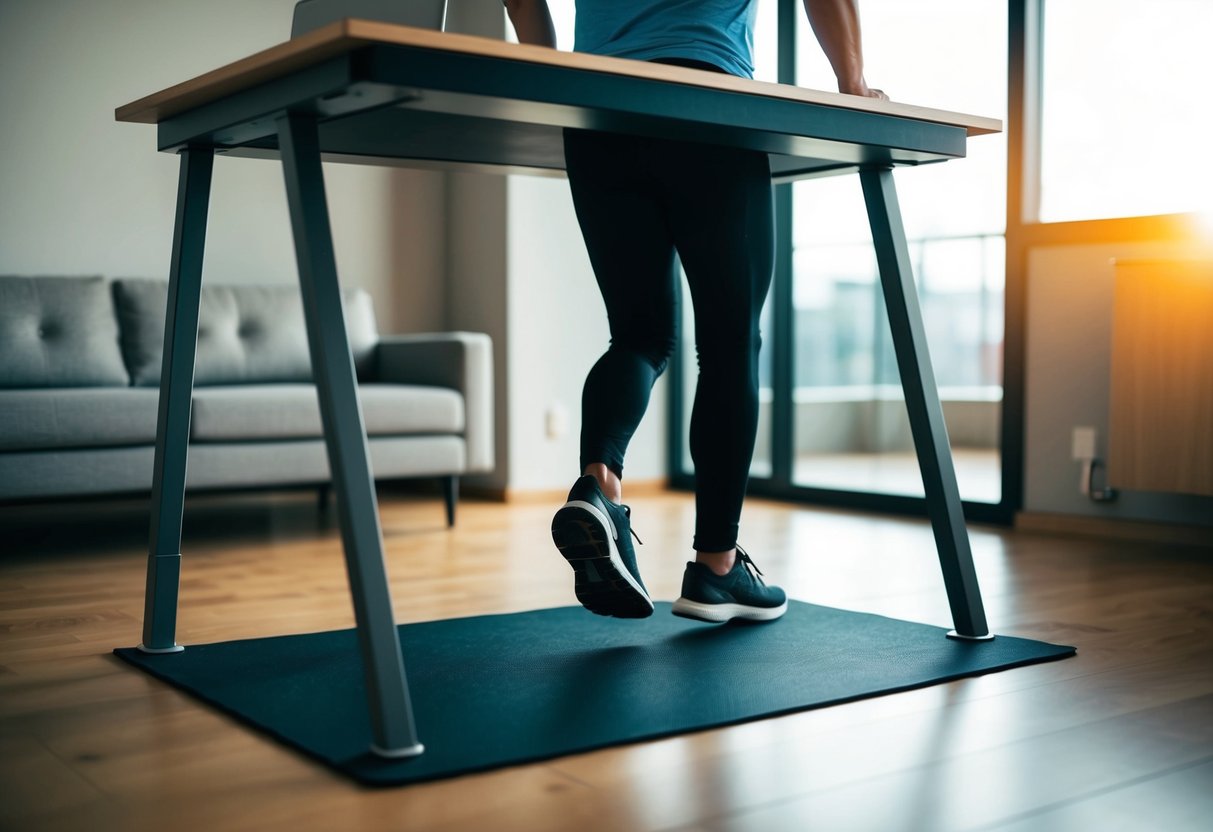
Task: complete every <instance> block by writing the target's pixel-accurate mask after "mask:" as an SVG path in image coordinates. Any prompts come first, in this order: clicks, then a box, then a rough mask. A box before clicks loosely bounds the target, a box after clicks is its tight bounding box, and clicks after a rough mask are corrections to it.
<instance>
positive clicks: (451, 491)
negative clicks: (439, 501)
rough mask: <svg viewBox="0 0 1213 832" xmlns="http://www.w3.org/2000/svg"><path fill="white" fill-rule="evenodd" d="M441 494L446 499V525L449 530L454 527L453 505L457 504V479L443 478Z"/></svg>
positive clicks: (455, 477) (453, 477)
mask: <svg viewBox="0 0 1213 832" xmlns="http://www.w3.org/2000/svg"><path fill="white" fill-rule="evenodd" d="M442 493H443V496H444V497H446V525H447V528H448V529H449V528H452V527H453V526H454V525H455V504H456V503H458V502H459V477H457V476H449V477H443V478H442Z"/></svg>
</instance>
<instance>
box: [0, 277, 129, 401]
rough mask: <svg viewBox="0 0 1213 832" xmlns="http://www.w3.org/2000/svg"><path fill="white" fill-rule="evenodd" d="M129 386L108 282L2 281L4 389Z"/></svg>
mask: <svg viewBox="0 0 1213 832" xmlns="http://www.w3.org/2000/svg"><path fill="white" fill-rule="evenodd" d="M128 384H130V379H129V378H128V377H127V374H126V367H124V366H123V363H122V353H121V352H120V350H119V349H118V324H117V322H116V321H115V320H114V304H113V301H112V300H111V299H110V288H109V284H108V283H107V282H106V281H105V279H104V278H100V277H10V276H0V388H14V387H20V388H29V387H89V386H101V385H104V386H110V387H113V386H126V385H128Z"/></svg>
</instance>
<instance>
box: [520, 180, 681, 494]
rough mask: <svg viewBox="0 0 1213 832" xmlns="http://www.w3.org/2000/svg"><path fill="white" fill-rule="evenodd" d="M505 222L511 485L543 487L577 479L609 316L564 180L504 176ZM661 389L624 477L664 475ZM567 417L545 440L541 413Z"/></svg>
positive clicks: (655, 394)
mask: <svg viewBox="0 0 1213 832" xmlns="http://www.w3.org/2000/svg"><path fill="white" fill-rule="evenodd" d="M507 216H508V218H509V221H508V225H509V236H508V249H509V250H508V258H509V260H508V262H509V276H510V280H509V287H510V295H509V302H508V309H509V315H508V317H509V325H508V329H509V333H510V354H509V377H510V378H511V379H513V384H512V389H511V398H510V403H509V421H510V449H511V469H510V485H511V487H514V488H520V489H550V488H558V487H561V486H566V485H570V484H571V483H572V480H573V479H574V478H575V477H576V475H577V474H578V473H579V470H578V459H579V456H580V453H579V450H580V445H579V441H578V440H579V435H580V429H581V388H582V383H583V382H584V380H585V376H586V373H588V372H589V370H590V367H592V366H593V365H594V362H595V361H597V360H598V357H599V356H600V355H601V354H602V353H603V352H604V351H605V350H606V348H607V345H608V343H609V337H610V335H609V330H608V328H607V319H606V308H605V307H604V306H603V303H602V298H601V296H600V295H599V293H598V286H597V284H596V283H595V282H594V272H593V270H592V269H591V268H590V261H589V257H588V255H587V254H586V250H585V244H584V242H583V241H582V238H581V230H580V228H579V227H578V225H577V218H576V216H575V215H574V213H573V201H572V197H571V195H570V194H569V186H568V180H566V179H548V178H539V177H522V176H511V177H510V178H509V198H508V203H507ZM666 396H667V392H666V382H665V378H664V377H663V378H662V379H661V380H659V381H658V383H657V386H656V387H655V388H654V390H653V396H652V399H651V400H650V405H649V409H648V412H647V413H646V414H645V417H644V420H643V421H642V422H641V424H640V427H639V428H638V430H637V432H636V434H635V435H634V436H633V437H632V442H631V444H630V445H629V446H628V455H627V461H626V464H625V472H624V478H625V481H626V480H633V481H635V480H644V479H654V478H660V477H663V476H664V475H665V435H664V426H665V418H666ZM552 408H560V409H563V411H564V412H565V413H567V414H568V416H569V420H568V421H569V425H568V431H567V432H566V433H565V434H564V435H563V436H558V437H553V436H549V435H548V433H547V430H546V426H547V419H548V411H549V410H550V409H552Z"/></svg>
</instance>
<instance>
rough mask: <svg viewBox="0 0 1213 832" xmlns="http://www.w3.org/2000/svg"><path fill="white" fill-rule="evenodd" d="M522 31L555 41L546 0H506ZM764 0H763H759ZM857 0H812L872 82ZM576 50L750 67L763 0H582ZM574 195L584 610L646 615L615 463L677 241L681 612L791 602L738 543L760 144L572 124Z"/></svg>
mask: <svg viewBox="0 0 1213 832" xmlns="http://www.w3.org/2000/svg"><path fill="white" fill-rule="evenodd" d="M503 2H504V3H505V6H506V10H507V13H508V15H509V18H510V21H511V23H512V24H513V26H514V29H515V32H516V33H517V35H518V40H519V41H520V42H522V43H528V44H534V45H540V46H549V47H555V45H556V38H555V31H554V28H553V26H552V20H551V15H550V12H549V10H548V7H547V2H546V0H503ZM768 2H771V0H768ZM856 3H857V0H804V6H805V10H806V13H807V14H808V17H809V22H810V25H811V26H812V28H813V31H814V33H815V34H816V36H817V39H818V42H819V43H820V44H821V46H822V49H823V51H824V52H825V54H826V57H827V58H828V59H829V61H830V64H831V67H832V68H833V70H834V72H835V75H836V76H837V79H838V90H839V92H842V93H847V94H851V95H861V96H869V97H874V98H886V96H885V95H884V93H882V92H881V91H880V90H876V89H872V88H870V87H868V85H867V82H866V81H865V79H864V75H863V57H862V48H861V35H860V27H859V14H858V9H857V5H856ZM576 4H577V5H576V18H575V44H574V47H573V49H574V51H576V52H587V53H592V54H597V55H609V56H613V57H620V58H631V59H635V60H645V61H653V62H658V63H666V64H674V65H678V66H684V67H691V68H695V69H701V70H706V71H709V72H722V73H728V74H731V75H737V76H740V77H743V78H751V77H753V71H754V70H753V54H752V53H753V28H754V19H755V14H756V11H757V0H576ZM564 150H565V166H566V170H567V173H568V179H569V187H570V190H571V192H572V197H573V206H574V209H575V211H576V214H577V220H578V223H579V225H580V227H581V232H582V236H583V237H584V239H585V245H586V250H587V252H588V254H589V257H590V263H591V265H592V267H593V270H594V277H595V279H596V281H597V283H598V288H599V290H600V292H601V294H602V299H603V302H604V304H605V306H606V312H607V319H608V323H609V327H610V343H609V346H608V348H607V350H606V352H605V353H604V354H603V355H602V357H601V358H599V359H598V361H597V363H595V364H594V366H593V367H592V368H591V370H590V371H589V374H588V375H587V377H586V380H585V386H584V389H583V394H582V406H581V416H582V425H581V448H580V469H579V470H580V472H581V476H580V477H579V478H578V479H577V480H576V482H575V483H574V484H573V487H572V489H571V491H570V492H569V496H568V500H567V502H566V503H565V504H564V505H563V506H562V507H561V508H560V509H559V510H558V511H557V512H556V515H555V517H554V518H553V520H552V539H553V541H554V542H555V544H556V546H557V548H558V549H559V550H560V553H561V554H562V555H563V556H564V558H565V559H566V560H567V561H568V563H569V564H570V566H572V568H573V570H574V573H575V579H574V590H575V592H576V595H577V599H578V600H579V601H580V602H581V604H582V605H583V606H584V607H586V608H587V609H588V610H590V611H591V612H594V613H597V614H599V615H607V616H614V617H618V618H644V617H647V616H649V615H652V613H653V602H652V599H651V598H650V597H649V594H648V591H647V590H646V589H645V586H644V582H643V581H642V580H641V577H640V570H639V567H638V564H637V561H636V552H635V548H634V547H633V545H632V537H633V536H635V533H634V532H633V531H632V529H631V509H630V508H629V507H628V506H627V505H624V504H623V484H622V483H623V462H624V456H625V454H626V451H627V446H628V442H629V440H630V439H631V437H632V434H633V433H634V432H635V430H636V428H637V426H638V425H639V424H640V421H641V418H642V417H643V416H644V413H645V410H646V409H647V407H648V403H649V394H650V391H651V390H652V387H653V385H654V383H655V382H656V381H657V378H658V377H659V376H660V375H661V373H662V372H663V371H664V370H665V368H666V365H667V363H668V362H669V358H670V355H671V354H672V353H673V350H674V345H675V339H676V331H677V330H676V326H677V308H676V294H675V292H676V286H675V279H676V278H675V274H674V262H675V261H674V258H675V254H677V256H678V258H679V259H680V260H681V263H682V267H683V270H684V271H685V273H686V276H687V283H688V286H689V287H690V294H691V303H692V307H693V311H694V318H695V350H696V355H697V358H698V363H699V375H698V379H697V383H696V391H695V401H694V405H693V407H692V410H691V427H690V450H691V459H692V461H693V462H694V465H695V536H694V539H693V541H692V548H693V549H694V550H695V558H694V560H692V561H690V562H688V563H687V565H686V570H685V572H684V574H683V581H682V594H681V596H680V597H679V598H678V599H677V600H676V601H675V602H674V604H673V612H674V614H675V615H680V616H683V617H686V618H692V619H697V620H701V621H708V622H716V623H719V622H725V621H729V620H731V619H734V618H740V619H748V620H754V621H771V620H774V619H777V618H779V617H780V616H782V615H783V614H784V612H786V610H787V597H786V595H785V593H784V591H783V590H782V589H780V588H779V587H777V586H773V585H768V584H766V583H765V582H764V581H763V579H762V577H761V576H762V573H761V572H760V571H759V570H758V567H757V566H756V565H755V563H754V561H753V559H752V558H751V557H750V556H749V554H748V553H747V552H746V551H745V550H744V549H742V548H741V547H740V546H738V545H737V540H738V530H739V523H740V518H741V508H742V502H743V500H744V497H745V491H746V484H747V481H748V478H749V470H750V460H751V457H752V456H753V453H754V441H755V436H756V434H757V428H758V354H759V348H760V345H761V337H760V333H759V327H758V320H759V315H760V313H761V311H762V305H763V302H764V301H765V299H766V295H767V290H768V289H769V287H770V284H771V277H772V272H773V267H774V236H775V235H774V216H773V214H774V211H773V202H772V189H771V171H770V163H769V161H768V158H767V154H766V153H764V152H760V151H753V150H746V149H742V148H735V147H723V146H719V145H712V144H702V143H697V142H691V141H682V140H673V139H666V138H657V137H650V136H636V135H623V134H615V133H606V132H599V131H592V130H580V129H577V130H574V129H566V130H565V133H564Z"/></svg>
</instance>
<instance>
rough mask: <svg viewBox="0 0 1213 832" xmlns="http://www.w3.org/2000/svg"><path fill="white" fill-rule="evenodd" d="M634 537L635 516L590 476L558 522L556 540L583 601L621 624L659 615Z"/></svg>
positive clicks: (576, 490) (578, 485)
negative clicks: (639, 562)
mask: <svg viewBox="0 0 1213 832" xmlns="http://www.w3.org/2000/svg"><path fill="white" fill-rule="evenodd" d="M633 534H635V532H633V531H632V510H631V509H630V508H628V507H627V506H623V505H619V504H617V503H613V502H611V501H610V500H608V499H607V497H606V495H605V494H603V493H602V489H601V488H600V487H599V486H598V480H596V479H594V477H592V476H589V475H586V476H584V477H582V478H581V479H579V480H577V482H575V483H574V484H573V489H572V490H571V491H570V492H569V501H568V502H567V503H565V504H564V505H563V506H562V507H561V508H560V510H559V511H557V512H556V516H555V517H553V518H552V540H553V541H555V543H556V548H558V549H559V550H560V554H562V555H564V559H565V560H567V561H568V562H569V566H571V567H573V571H574V572H575V573H576V575H577V577H576V581H575V583H574V589H575V590H576V592H577V600H578V601H580V602H581V605H582V606H583V607H585V608H586V609H587V610H589V611H590V612H593V613H597V614H598V615H611V616H614V617H616V618H647V617H649V616H650V615H652V614H653V602H652V601H651V600H650V599H649V593H648V590H646V589H645V588H644V584H643V583H642V582H641V580H640V570H639V569H638V568H637V567H636V550H635V549H633V548H632V535H633ZM639 539H640V538H637V540H639Z"/></svg>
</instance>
